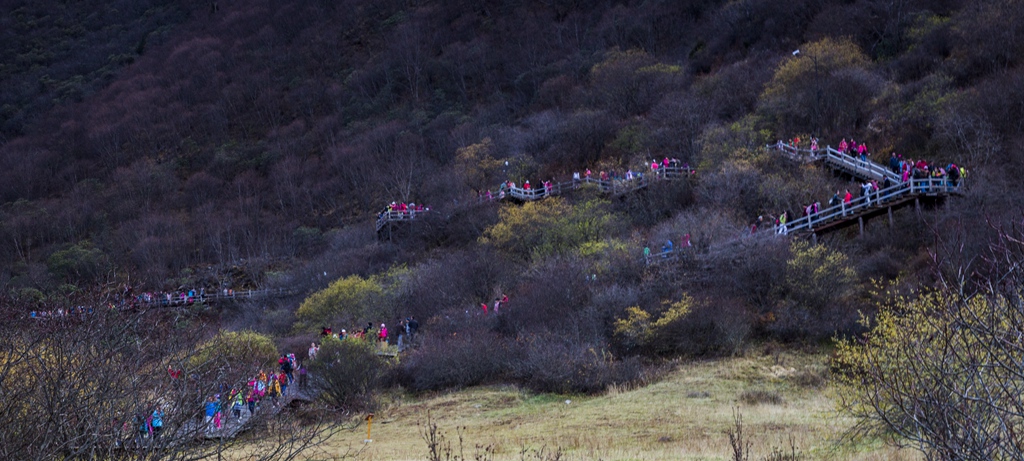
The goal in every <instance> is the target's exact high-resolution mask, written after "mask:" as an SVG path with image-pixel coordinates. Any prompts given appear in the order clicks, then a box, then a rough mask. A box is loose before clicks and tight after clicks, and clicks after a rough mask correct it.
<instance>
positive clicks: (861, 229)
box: [857, 216, 864, 237]
mask: <svg viewBox="0 0 1024 461" xmlns="http://www.w3.org/2000/svg"><path fill="white" fill-rule="evenodd" d="M857 223H858V224H860V236H861V237H863V236H864V217H863V216H861V217H858V218H857Z"/></svg>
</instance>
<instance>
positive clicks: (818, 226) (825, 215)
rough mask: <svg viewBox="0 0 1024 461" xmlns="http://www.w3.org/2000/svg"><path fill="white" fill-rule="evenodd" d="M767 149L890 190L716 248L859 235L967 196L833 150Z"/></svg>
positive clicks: (958, 188) (945, 183)
mask: <svg viewBox="0 0 1024 461" xmlns="http://www.w3.org/2000/svg"><path fill="white" fill-rule="evenodd" d="M766 147H767V148H768V149H770V150H776V151H778V153H779V154H780V155H781V156H782V157H784V158H786V159H788V160H791V161H793V162H796V163H803V164H810V163H814V162H818V161H820V162H822V163H823V164H824V165H825V166H826V167H828V168H830V169H832V170H834V171H837V172H840V173H843V174H847V175H849V176H851V177H853V178H855V179H858V180H862V181H868V180H874V181H878V182H880V183H885V182H886V179H888V183H889V184H890V186H889V187H884V188H881V189H880V190H878V191H875V192H872V193H871V194H868V195H867V196H864V197H858V198H856V199H853V200H852V201H851V202H850V203H849V204H845V203H840V204H837V205H833V206H831V207H828V208H824V209H820V210H819V211H818V212H817V213H812V214H810V215H807V216H803V217H800V218H796V219H790V220H789V221H788V222H786V224H785V225H784V226H779V227H772V228H769V229H764V230H760V231H759V232H756V233H754V234H750V233H746V232H745V233H744V234H743V235H742V236H740V237H737V238H734V239H730V240H727V241H725V242H722V243H719V244H717V245H715V248H720V247H722V248H724V247H728V246H732V245H738V244H744V243H748V242H750V241H752V239H757V238H766V237H770V236H804V237H810V238H812V239H816V238H817V236H818V235H819V234H822V233H825V232H829V231H833V230H837V229H840V228H843V227H846V226H851V225H854V224H857V225H859V227H860V232H861V233H863V232H864V221H865V220H866V219H868V218H871V217H876V216H881V215H888V218H889V222H890V224H891V223H892V222H893V215H892V212H893V210H894V209H898V208H900V207H903V206H908V205H911V204H913V205H915V207H916V208H918V209H920V204H921V201H922V200H931V201H937V200H943V199H945V198H946V197H949V196H957V195H963V193H964V187H965V186H964V180H963V179H961V180H960V181H958V182H957V183H953V182H951V181H950V180H949V179H947V178H921V179H915V178H911V179H909V180H908V181H907V182H902V178H901V177H900V176H899V175H898V174H896V173H894V172H893V171H892V170H889V169H887V168H885V167H883V166H882V165H879V164H877V163H874V162H872V161H865V160H861V159H859V158H857V157H853V156H851V155H847V154H844V153H842V152H840V151H837V150H835V149H833V148H831V147H826V148H825V149H824V150H817V151H812V150H810V149H799V148H796V147H793V146H789V145H786V144H783V143H779V144H773V145H768V146H766ZM685 251H686V250H685V249H674V250H670V251H662V252H660V253H652V254H651V255H650V256H648V257H647V258H645V262H646V263H647V264H660V263H662V262H668V261H673V260H676V259H678V258H679V257H680V254H681V253H683V252H685Z"/></svg>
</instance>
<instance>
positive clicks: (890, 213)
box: [888, 206, 895, 227]
mask: <svg viewBox="0 0 1024 461" xmlns="http://www.w3.org/2000/svg"><path fill="white" fill-rule="evenodd" d="M888 208H889V227H892V226H894V225H895V223H894V222H893V220H892V207H891V206H890V207H888Z"/></svg>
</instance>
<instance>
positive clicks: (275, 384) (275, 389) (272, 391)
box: [267, 373, 281, 405]
mask: <svg viewBox="0 0 1024 461" xmlns="http://www.w3.org/2000/svg"><path fill="white" fill-rule="evenodd" d="M267 394H268V395H270V399H271V400H272V401H273V402H274V405H277V404H278V402H277V397H278V396H280V395H281V383H280V382H279V381H278V379H277V374H276V373H272V374H271V375H270V380H269V381H267Z"/></svg>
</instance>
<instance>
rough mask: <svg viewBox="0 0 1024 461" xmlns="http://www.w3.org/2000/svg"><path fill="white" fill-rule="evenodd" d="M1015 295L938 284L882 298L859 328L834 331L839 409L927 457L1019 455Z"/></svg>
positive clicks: (1023, 376) (1023, 310)
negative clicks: (850, 335)
mask: <svg viewBox="0 0 1024 461" xmlns="http://www.w3.org/2000/svg"><path fill="white" fill-rule="evenodd" d="M1021 299H1022V298H1021V296H1020V293H1014V294H1011V295H1007V294H1005V293H1003V294H992V293H988V294H982V295H975V296H971V297H963V296H961V295H960V294H958V293H954V292H945V293H942V292H940V293H930V294H926V295H922V296H919V297H916V298H913V299H907V298H903V299H898V300H897V301H896V302H894V303H893V304H892V305H885V306H881V308H880V311H879V312H878V314H877V315H876V317H875V319H874V322H873V326H872V327H871V329H870V331H869V332H868V333H866V334H865V335H864V336H863V337H862V338H854V339H845V340H840V341H838V345H837V350H836V353H835V356H834V357H833V359H832V369H833V371H834V375H835V380H836V381H837V383H838V386H837V396H838V402H839V405H840V409H841V410H842V411H843V412H844V413H846V414H848V415H851V416H853V417H855V418H857V419H858V421H859V425H860V428H861V429H862V430H864V431H866V432H870V433H875V434H881V435H884V436H886V437H888V438H889V439H891V440H893V441H896V442H902V443H908V442H909V443H910V444H912V445H914V446H917V447H920V448H921V449H922V450H923V451H925V452H926V453H929V454H930V455H931V456H934V457H935V459H1021V457H1020V456H1021V454H1022V453H1021V447H1022V444H1021V442H1022V435H1021V432H1020V428H1021V427H1022V425H1024V418H1022V415H1024V412H1022V410H1024V404H1022V402H1021V398H1020V396H1021V391H1022V389H1024V372H1022V370H1024V304H1022V301H1021ZM950 450H952V451H950ZM965 454H971V455H969V456H967V457H963V456H964V455H965Z"/></svg>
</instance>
